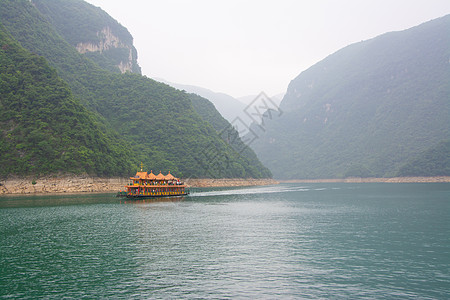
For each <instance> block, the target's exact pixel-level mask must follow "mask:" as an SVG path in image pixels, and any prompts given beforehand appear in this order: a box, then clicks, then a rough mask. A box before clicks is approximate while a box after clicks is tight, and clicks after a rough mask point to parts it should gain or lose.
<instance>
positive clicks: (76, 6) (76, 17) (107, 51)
mask: <svg viewBox="0 0 450 300" xmlns="http://www.w3.org/2000/svg"><path fill="white" fill-rule="evenodd" d="M32 3H33V5H34V6H35V7H36V8H37V9H38V10H39V12H40V13H41V14H42V15H44V16H45V17H46V18H47V19H48V20H49V21H50V22H51V23H52V25H53V28H55V29H56V30H57V32H58V33H59V34H60V35H61V36H62V37H64V39H65V40H66V41H67V42H68V43H69V44H71V45H72V46H74V47H75V48H76V49H77V51H78V52H79V53H82V54H84V55H85V56H86V57H88V58H90V59H92V60H93V61H95V62H96V63H97V64H98V65H100V66H101V67H102V68H104V69H106V70H109V71H112V72H121V73H124V72H133V73H138V74H141V68H140V67H139V65H138V63H137V50H136V48H135V47H134V45H133V37H132V36H131V34H130V33H129V32H128V29H126V28H125V27H123V26H122V25H120V24H119V22H117V21H116V20H115V19H113V18H111V16H109V15H108V14H107V13H106V12H104V11H103V10H102V9H101V8H99V7H95V6H93V5H91V4H89V3H87V2H85V1H83V0H58V1H49V0H33V1H32Z"/></svg>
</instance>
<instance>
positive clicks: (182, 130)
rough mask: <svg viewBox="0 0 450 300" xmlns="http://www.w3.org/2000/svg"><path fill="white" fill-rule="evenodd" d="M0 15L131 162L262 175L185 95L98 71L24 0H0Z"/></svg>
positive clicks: (194, 172)
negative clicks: (117, 137)
mask: <svg viewBox="0 0 450 300" xmlns="http://www.w3.org/2000/svg"><path fill="white" fill-rule="evenodd" d="M74 1H76V0H74ZM55 3H60V2H58V1H57V2H55ZM61 3H65V2H63V1H62V2H61ZM0 21H1V22H2V23H3V24H4V25H5V27H6V28H7V29H8V31H9V32H10V33H11V34H12V35H13V36H14V37H15V38H16V39H17V40H19V41H20V43H21V44H22V45H23V46H24V47H25V48H26V49H28V50H29V51H31V52H34V53H37V54H38V55H42V56H43V57H45V58H46V59H48V61H49V62H50V64H51V65H52V66H53V67H55V68H56V69H57V71H58V73H59V74H60V76H61V77H62V78H63V79H64V80H65V81H66V82H67V83H68V84H69V86H70V88H71V90H72V92H73V94H74V95H75V96H76V97H77V98H78V99H80V101H81V103H82V104H83V105H84V106H85V107H87V108H88V109H89V110H91V111H92V112H94V113H95V114H96V116H97V118H98V120H100V121H101V122H102V123H103V124H104V126H105V127H107V128H111V129H114V130H115V131H116V132H118V133H120V134H121V138H122V139H124V140H126V143H129V144H130V145H131V146H130V150H132V152H133V156H132V159H133V160H134V161H142V162H143V163H144V164H145V166H147V167H148V168H153V169H156V170H162V171H163V172H167V171H169V170H170V171H171V172H172V173H174V174H176V175H177V176H184V177H239V176H242V177H261V176H263V175H262V174H263V173H262V172H261V170H257V171H255V170H254V167H253V166H252V168H250V167H247V165H248V163H247V162H246V161H245V159H244V158H242V157H241V156H239V155H237V154H236V153H235V151H234V150H233V149H232V147H231V146H230V145H228V144H227V143H225V142H224V141H223V140H222V139H221V137H220V136H219V135H218V134H217V132H216V131H215V130H214V128H213V127H212V126H211V125H210V124H209V123H207V122H205V121H203V120H202V119H201V117H200V116H199V115H198V113H196V112H195V110H194V109H193V107H192V102H191V99H190V97H189V95H188V94H186V93H184V92H182V91H178V90H176V89H174V88H171V87H169V86H167V85H165V84H162V83H158V82H156V81H154V80H151V79H149V78H146V77H144V76H141V75H139V74H132V73H125V74H120V73H112V72H108V71H105V70H103V69H102V68H100V67H99V66H98V65H97V64H95V63H94V62H92V61H91V60H89V59H87V58H86V57H84V56H83V55H81V54H79V53H78V52H77V50H76V49H75V48H74V47H72V46H71V45H70V44H69V43H67V42H66V41H65V40H63V39H62V38H61V36H60V35H59V34H58V33H57V32H56V30H55V29H54V27H53V25H52V24H51V23H50V22H49V21H48V19H47V18H46V17H44V16H43V15H42V14H41V13H39V12H38V10H37V9H36V8H35V7H34V6H33V5H31V4H30V2H29V1H26V0H17V1H12V0H0ZM205 150H208V151H209V152H208V153H205ZM212 154H213V155H214V157H213V158H214V166H213V167H211V168H210V163H211V160H212V159H211V155H212Z"/></svg>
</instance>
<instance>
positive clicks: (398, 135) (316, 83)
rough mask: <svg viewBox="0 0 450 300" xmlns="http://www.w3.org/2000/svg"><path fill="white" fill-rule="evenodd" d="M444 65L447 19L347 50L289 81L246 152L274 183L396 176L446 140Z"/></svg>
mask: <svg viewBox="0 0 450 300" xmlns="http://www.w3.org/2000/svg"><path fill="white" fill-rule="evenodd" d="M449 57H450V15H448V16H445V17H442V18H439V19H436V20H433V21H430V22H427V23H424V24H422V25H419V26H417V27H414V28H411V29H408V30H405V31H401V32H392V33H387V34H384V35H381V36H379V37H376V38H374V39H371V40H367V41H363V42H359V43H356V44H353V45H350V46H347V47H345V48H343V49H341V50H339V51H338V52H336V53H334V54H332V55H330V56H329V57H327V58H325V59H324V60H322V61H320V62H319V63H317V64H316V65H314V66H312V67H311V68H309V69H307V70H306V71H304V72H302V73H301V74H300V75H299V76H298V77H297V78H295V79H294V80H292V81H291V83H290V85H289V87H288V90H287V94H286V95H285V97H284V99H283V101H282V103H281V109H282V110H283V112H284V114H283V117H281V118H274V119H273V120H271V121H270V122H267V124H266V126H265V128H264V130H259V131H258V129H259V128H258V126H255V127H254V131H257V134H258V136H259V139H257V140H256V141H255V142H254V143H252V144H251V147H253V149H254V150H255V152H256V153H257V154H258V157H259V158H260V159H261V160H262V162H263V163H264V164H265V165H266V166H267V167H269V168H270V170H271V171H272V172H273V174H274V176H275V177H276V178H341V177H353V176H361V177H372V176H375V177H392V176H395V175H396V174H397V173H398V172H399V170H400V168H401V167H402V166H403V165H404V164H405V163H407V162H408V161H410V160H411V159H414V158H415V157H417V156H418V155H419V154H420V153H423V152H424V151H426V150H427V149H429V148H431V147H434V146H435V145H437V144H438V143H439V142H440V141H442V140H447V139H449V138H450V80H449V78H450V68H449V61H448V58H449ZM448 155H450V154H449V153H448V152H447V156H448ZM419 173H420V172H418V173H416V174H417V175H419ZM427 174H428V172H427Z"/></svg>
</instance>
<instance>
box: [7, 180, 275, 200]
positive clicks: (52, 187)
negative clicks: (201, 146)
mask: <svg viewBox="0 0 450 300" xmlns="http://www.w3.org/2000/svg"><path fill="white" fill-rule="evenodd" d="M129 181H130V180H129V179H128V178H123V177H113V178H99V177H89V176H67V175H65V176H59V177H52V176H49V177H41V178H37V179H36V178H34V177H26V178H10V179H6V180H2V181H0V195H48V194H83V193H117V192H119V191H123V190H124V189H125V186H126V185H127V184H128V183H129ZM184 181H185V184H186V185H187V186H188V187H189V188H197V187H198V188H204V187H243V186H258V185H271V184H278V181H276V180H274V179H270V178H265V179H253V178H222V179H191V178H189V179H185V180H184ZM33 182H34V183H35V184H33Z"/></svg>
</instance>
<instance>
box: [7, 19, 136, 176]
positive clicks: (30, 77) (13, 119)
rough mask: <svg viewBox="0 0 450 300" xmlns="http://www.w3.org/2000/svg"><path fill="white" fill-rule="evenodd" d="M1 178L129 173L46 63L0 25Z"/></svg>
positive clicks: (118, 148)
mask: <svg viewBox="0 0 450 300" xmlns="http://www.w3.org/2000/svg"><path fill="white" fill-rule="evenodd" d="M0 74H1V76H0V166H1V168H0V176H7V175H11V174H14V175H30V174H35V175H39V174H50V173H89V174H97V175H100V176H111V175H120V174H127V173H129V172H130V171H131V170H132V168H131V165H132V163H131V161H130V160H129V157H131V155H130V153H129V151H128V150H127V147H126V145H123V144H119V143H117V139H118V138H117V136H114V135H112V134H109V133H108V132H106V133H105V132H103V131H102V130H101V126H100V125H99V124H98V123H97V122H96V121H95V119H94V117H93V115H92V114H91V113H89V112H88V111H87V110H86V109H85V108H84V107H83V106H81V105H80V104H79V103H78V102H77V101H76V100H75V99H74V98H73V96H72V93H71V92H70V89H69V87H68V86H67V84H66V83H65V82H64V81H63V80H61V79H60V78H59V77H58V75H57V74H56V70H54V69H53V68H51V67H50V66H49V65H48V64H47V62H46V60H45V59H44V58H42V57H39V56H37V55H35V54H31V53H29V52H28V51H26V50H25V49H23V48H22V47H21V46H20V45H19V44H18V43H17V42H16V41H14V40H13V39H12V38H11V36H9V35H8V34H7V33H6V30H5V28H4V27H3V26H2V25H1V24H0Z"/></svg>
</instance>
